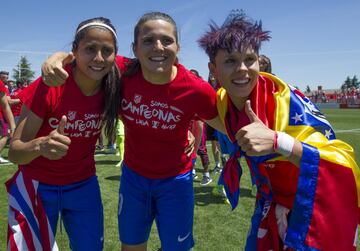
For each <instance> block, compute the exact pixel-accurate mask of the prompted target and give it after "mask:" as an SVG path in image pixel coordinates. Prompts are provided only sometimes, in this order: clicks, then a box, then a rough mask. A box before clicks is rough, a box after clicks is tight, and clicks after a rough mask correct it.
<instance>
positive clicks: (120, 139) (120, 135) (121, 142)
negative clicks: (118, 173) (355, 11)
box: [116, 119, 125, 167]
mask: <svg viewBox="0 0 360 251" xmlns="http://www.w3.org/2000/svg"><path fill="white" fill-rule="evenodd" d="M116 143H117V145H118V148H119V150H118V152H117V153H116V156H119V157H120V160H119V163H117V164H116V167H120V166H121V163H122V162H123V159H124V151H125V131H124V124H123V122H122V121H121V120H120V119H119V120H118V125H117V127H116Z"/></svg>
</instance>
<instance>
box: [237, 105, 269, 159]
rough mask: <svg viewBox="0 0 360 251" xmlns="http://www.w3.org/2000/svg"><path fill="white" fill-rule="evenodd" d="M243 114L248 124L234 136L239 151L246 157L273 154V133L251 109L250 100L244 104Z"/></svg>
mask: <svg viewBox="0 0 360 251" xmlns="http://www.w3.org/2000/svg"><path fill="white" fill-rule="evenodd" d="M244 109H245V113H246V115H247V116H248V118H249V119H250V124H249V125H246V126H244V127H242V128H241V129H240V130H239V131H238V132H237V133H236V135H235V137H236V140H237V142H238V144H239V146H240V147H241V149H242V150H243V151H244V152H246V154H247V155H248V156H262V155H266V154H269V153H273V152H274V150H273V145H274V134H275V132H274V131H273V130H271V129H269V128H268V127H266V126H265V125H264V123H263V122H262V121H261V120H260V119H259V118H258V117H257V116H256V114H255V113H254V111H253V110H252V109H251V104H250V100H247V101H246V103H245V107H244Z"/></svg>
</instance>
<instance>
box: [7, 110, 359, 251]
mask: <svg viewBox="0 0 360 251" xmlns="http://www.w3.org/2000/svg"><path fill="white" fill-rule="evenodd" d="M323 112H324V113H325V115H326V116H327V118H328V120H329V121H330V122H331V124H332V125H333V127H334V129H335V132H337V131H338V132H337V138H339V139H342V140H344V141H346V142H348V143H349V144H351V145H352V146H353V147H354V149H355V152H356V157H357V163H360V162H359V160H360V159H359V158H360V142H359V141H360V140H359V139H360V137H359V136H360V110H323ZM4 156H5V157H7V149H5V151H4ZM209 157H210V158H211V157H212V156H211V154H210V155H209ZM96 162H97V174H98V176H99V182H100V186H101V192H102V199H103V205H104V215H105V248H104V250H109V251H112V250H119V248H120V243H119V241H118V230H117V202H118V189H119V176H120V170H119V168H115V164H116V163H117V158H116V157H115V155H106V156H100V157H96ZM197 163H198V164H197V166H196V169H197V171H198V173H200V172H201V167H200V165H199V164H200V161H198V162H197ZM211 168H213V166H211ZM244 169H245V170H244V171H245V172H244V174H243V177H242V180H241V198H240V202H239V206H238V207H237V208H236V209H235V210H234V211H230V206H229V205H227V204H225V203H224V201H223V199H221V198H217V197H214V196H212V194H211V190H212V189H213V187H214V185H215V184H216V181H217V178H218V175H213V177H212V178H213V180H214V181H213V182H212V183H211V184H210V185H208V186H205V187H202V186H200V185H199V182H200V180H201V175H199V178H198V179H197V180H196V181H195V182H194V190H195V222H194V237H195V242H196V244H195V248H194V249H193V250H195V251H196V250H199V251H204V250H210V251H212V250H214V251H215V250H221V251H233V250H243V247H244V245H245V239H246V235H247V230H248V228H249V222H250V217H251V215H252V211H253V205H254V197H253V196H251V185H250V178H249V173H248V171H247V169H246V168H244ZM15 170H16V167H15V166H14V165H7V166H0V183H1V184H4V182H5V181H6V180H7V179H8V178H10V177H11V176H12V174H13V173H14V172H15ZM6 231H7V196H6V192H5V187H4V185H1V186H0V233H1V234H0V250H6ZM56 239H57V242H58V245H59V248H60V250H69V246H68V242H67V235H66V233H65V231H64V230H63V232H62V233H60V232H59V231H58V233H57V236H56ZM159 247H160V242H159V239H158V237H157V232H156V228H155V226H153V229H152V233H151V236H150V240H149V245H148V250H152V251H153V250H157V249H158V248H159Z"/></svg>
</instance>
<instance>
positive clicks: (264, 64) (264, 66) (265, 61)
mask: <svg viewBox="0 0 360 251" xmlns="http://www.w3.org/2000/svg"><path fill="white" fill-rule="evenodd" d="M259 68H260V71H262V72H267V73H271V74H272V68H271V61H270V58H268V57H267V56H265V55H260V56H259Z"/></svg>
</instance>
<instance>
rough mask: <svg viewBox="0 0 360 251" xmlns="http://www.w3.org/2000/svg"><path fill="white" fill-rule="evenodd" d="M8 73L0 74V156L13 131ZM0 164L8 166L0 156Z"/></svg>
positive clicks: (6, 161) (13, 123)
mask: <svg viewBox="0 0 360 251" xmlns="http://www.w3.org/2000/svg"><path fill="white" fill-rule="evenodd" d="M8 77H9V72H7V71H1V72H0V108H1V109H0V154H1V152H2V151H3V150H4V148H5V145H6V143H7V140H8V139H9V138H11V137H12V135H13V133H14V131H15V127H16V124H15V120H14V116H13V114H12V112H11V108H10V105H9V99H8V94H9V90H8V88H7V87H6V84H7V81H8ZM0 164H9V161H8V160H7V159H5V158H3V157H1V156H0Z"/></svg>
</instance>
